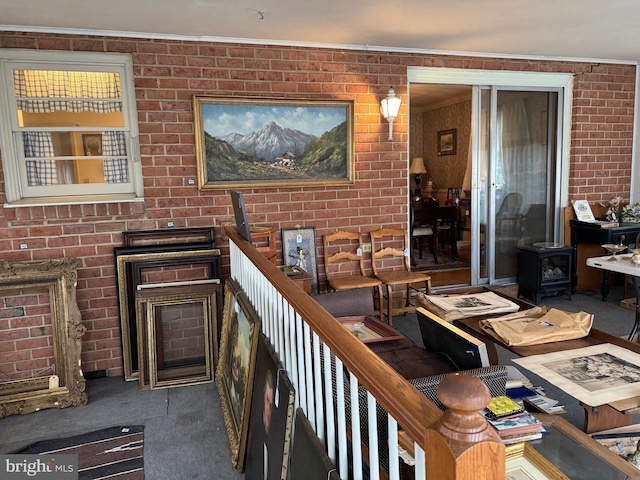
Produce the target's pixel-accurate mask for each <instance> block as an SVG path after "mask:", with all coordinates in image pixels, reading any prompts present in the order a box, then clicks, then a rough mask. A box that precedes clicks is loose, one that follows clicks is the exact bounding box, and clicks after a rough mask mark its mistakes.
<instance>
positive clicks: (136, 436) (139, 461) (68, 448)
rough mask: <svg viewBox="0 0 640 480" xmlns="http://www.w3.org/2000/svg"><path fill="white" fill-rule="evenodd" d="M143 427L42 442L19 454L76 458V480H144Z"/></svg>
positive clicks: (123, 428)
mask: <svg viewBox="0 0 640 480" xmlns="http://www.w3.org/2000/svg"><path fill="white" fill-rule="evenodd" d="M143 442H144V427H143V426H126V427H112V428H106V429H102V430H97V431H94V432H90V433H85V434H82V435H76V436H73V437H67V438H57V439H53V440H43V441H40V442H37V443H34V444H31V445H29V446H28V447H26V448H24V449H22V450H20V451H19V452H16V453H20V454H37V455H48V454H49V455H78V478H79V479H80V480H101V479H107V478H109V479H122V480H125V479H126V480H144V459H143V452H144V444H143Z"/></svg>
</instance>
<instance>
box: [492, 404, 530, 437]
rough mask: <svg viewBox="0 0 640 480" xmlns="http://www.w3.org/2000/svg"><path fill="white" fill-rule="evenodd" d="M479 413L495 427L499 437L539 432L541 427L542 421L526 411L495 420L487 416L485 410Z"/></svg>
mask: <svg viewBox="0 0 640 480" xmlns="http://www.w3.org/2000/svg"><path fill="white" fill-rule="evenodd" d="M481 413H483V414H484V416H485V418H486V419H487V421H488V422H489V423H490V424H491V425H492V426H493V428H495V429H496V431H497V432H498V435H500V437H510V436H513V435H524V434H528V433H529V434H533V433H539V432H540V431H541V428H542V423H540V421H539V420H538V419H537V418H536V417H534V416H533V415H531V414H530V413H529V412H526V411H525V412H523V413H521V414H520V415H517V416H515V417H509V418H503V419H499V420H495V419H493V418H491V417H490V416H488V415H487V414H486V410H483V411H482V412H481Z"/></svg>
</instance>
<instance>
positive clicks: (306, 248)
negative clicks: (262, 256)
mask: <svg viewBox="0 0 640 480" xmlns="http://www.w3.org/2000/svg"><path fill="white" fill-rule="evenodd" d="M281 237H282V263H283V264H284V265H285V266H290V267H296V268H298V269H300V270H304V271H305V272H307V273H308V274H310V275H311V276H312V277H313V278H312V279H311V293H312V294H315V293H318V249H317V246H316V229H315V227H303V228H283V229H282V230H281Z"/></svg>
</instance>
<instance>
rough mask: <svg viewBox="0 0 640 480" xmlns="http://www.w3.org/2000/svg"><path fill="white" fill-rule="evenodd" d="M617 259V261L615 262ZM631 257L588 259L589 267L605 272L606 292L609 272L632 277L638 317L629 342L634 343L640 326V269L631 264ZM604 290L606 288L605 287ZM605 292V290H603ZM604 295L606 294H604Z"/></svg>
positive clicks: (610, 256)
mask: <svg viewBox="0 0 640 480" xmlns="http://www.w3.org/2000/svg"><path fill="white" fill-rule="evenodd" d="M613 258H616V259H617V260H613ZM630 259H631V255H620V254H618V255H616V256H615V257H614V256H613V255H608V256H604V257H591V258H587V265H588V266H589V267H594V268H600V269H602V270H604V272H605V276H604V281H603V285H605V284H606V287H607V288H606V291H609V280H608V279H609V276H608V275H606V274H607V273H608V272H616V273H624V274H626V275H629V276H630V277H631V281H632V282H633V288H634V290H635V291H636V316H635V321H634V322H633V328H632V329H631V333H630V334H629V338H628V340H629V341H632V340H633V338H634V337H635V335H636V333H637V332H638V327H639V326H640V287H639V286H638V285H639V283H640V281H639V279H638V277H640V267H636V266H635V265H634V264H632V263H631V262H630ZM603 288H604V287H603ZM603 291H604V290H603ZM603 295H604V294H603Z"/></svg>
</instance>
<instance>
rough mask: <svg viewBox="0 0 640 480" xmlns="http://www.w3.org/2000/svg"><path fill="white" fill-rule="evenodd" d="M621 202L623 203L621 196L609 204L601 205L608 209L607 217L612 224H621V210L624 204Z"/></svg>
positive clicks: (614, 198)
mask: <svg viewBox="0 0 640 480" xmlns="http://www.w3.org/2000/svg"><path fill="white" fill-rule="evenodd" d="M621 202H622V197H621V196H617V197H613V198H612V199H611V200H609V203H600V205H601V206H602V207H606V209H607V211H606V212H605V215H606V216H607V220H609V221H611V222H619V221H620V209H621V207H622V203H621ZM625 208H627V207H625ZM623 210H624V209H623ZM639 220H640V218H639ZM623 221H624V220H623ZM635 221H636V222H637V221H638V220H635Z"/></svg>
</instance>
